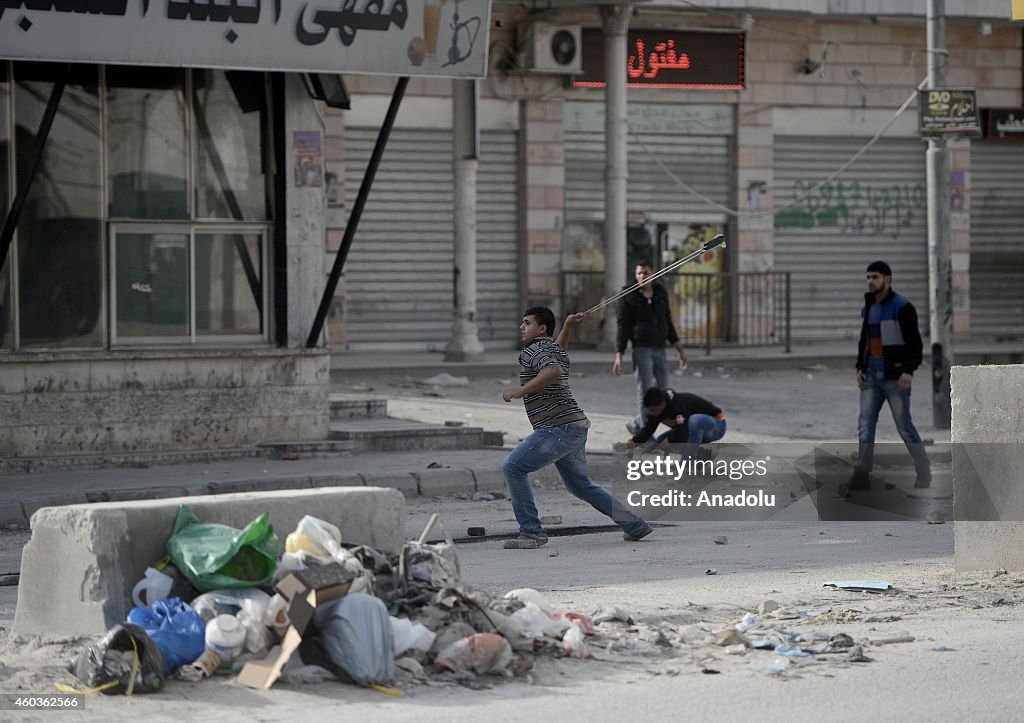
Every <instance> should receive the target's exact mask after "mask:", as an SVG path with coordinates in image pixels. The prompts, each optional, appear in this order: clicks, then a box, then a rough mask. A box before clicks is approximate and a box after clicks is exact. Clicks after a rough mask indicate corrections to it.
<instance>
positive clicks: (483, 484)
mask: <svg viewBox="0 0 1024 723" xmlns="http://www.w3.org/2000/svg"><path fill="white" fill-rule="evenodd" d="M473 479H474V480H475V481H476V489H477V491H478V492H505V491H506V490H507V489H508V486H507V485H506V484H505V477H504V476H503V475H502V474H501V469H499V468H498V467H495V468H494V469H474V470H473Z"/></svg>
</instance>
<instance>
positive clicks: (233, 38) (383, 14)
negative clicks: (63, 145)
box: [0, 0, 491, 78]
mask: <svg viewBox="0 0 1024 723" xmlns="http://www.w3.org/2000/svg"><path fill="white" fill-rule="evenodd" d="M490 6H491V3H490V1H489V0H333V1H332V0H308V1H307V0H301V1H300V0H49V1H46V0H0V57H2V58H6V59H22V60H50V61H70V62H85V63H114V64H138V65H170V66H175V67H182V66H188V67H204V68H239V69H241V68H245V69H253V70H294V71H308V72H320V73H375V74H386V75H436V76H450V77H476V78H480V77H483V76H484V75H485V74H486V70H487V44H488V43H487V32H488V27H489V24H490Z"/></svg>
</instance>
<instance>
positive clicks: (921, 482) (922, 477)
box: [914, 472, 932, 490]
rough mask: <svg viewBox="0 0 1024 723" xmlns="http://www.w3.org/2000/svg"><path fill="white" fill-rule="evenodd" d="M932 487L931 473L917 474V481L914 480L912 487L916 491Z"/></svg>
mask: <svg viewBox="0 0 1024 723" xmlns="http://www.w3.org/2000/svg"><path fill="white" fill-rule="evenodd" d="M931 486H932V473H931V472H925V473H924V474H921V473H918V475H917V479H916V480H914V487H916V488H917V489H919V490H920V489H924V488H926V487H931Z"/></svg>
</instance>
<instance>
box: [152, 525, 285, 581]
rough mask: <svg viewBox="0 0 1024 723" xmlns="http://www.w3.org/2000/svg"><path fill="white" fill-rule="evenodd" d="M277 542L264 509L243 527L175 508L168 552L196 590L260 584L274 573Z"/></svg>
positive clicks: (277, 549) (277, 551)
mask: <svg viewBox="0 0 1024 723" xmlns="http://www.w3.org/2000/svg"><path fill="white" fill-rule="evenodd" d="M279 552H280V543H279V541H278V539H277V536H276V535H275V534H274V527H273V525H271V524H270V515H269V514H267V513H266V512H264V513H263V514H262V515H260V516H259V517H257V518H256V519H255V520H253V521H252V522H250V523H249V524H248V525H246V526H245V528H244V529H242V530H236V529H235V528H233V527H228V526H227V525H218V524H213V523H203V522H200V521H199V519H198V518H197V517H196V516H195V514H194V513H193V512H192V510H191V509H190V508H189V507H188V506H187V505H182V506H181V507H179V508H178V516H177V517H176V518H175V520H174V527H173V528H172V530H171V537H170V539H168V540H167V554H168V555H170V557H171V561H172V562H173V563H174V565H175V566H176V567H177V568H178V570H180V571H181V572H182V573H183V574H184V575H185V577H187V578H188V579H189V581H190V582H191V583H192V584H193V585H195V587H196V589H197V590H198V591H199V592H209V591H210V590H220V589H227V588H240V587H259V586H261V585H263V584H265V583H267V582H269V581H270V579H271V578H272V577H273V576H274V570H275V568H276V565H277V556H278V553H279Z"/></svg>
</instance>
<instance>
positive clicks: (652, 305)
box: [615, 282, 679, 354]
mask: <svg viewBox="0 0 1024 723" xmlns="http://www.w3.org/2000/svg"><path fill="white" fill-rule="evenodd" d="M652 286H653V288H654V293H653V295H652V296H651V299H650V301H648V299H647V297H646V296H644V292H643V289H637V290H636V291H633V292H632V293H630V294H627V295H626V296H625V297H623V299H622V301H621V302H619V319H618V323H619V329H618V331H619V333H618V337H617V339H616V345H615V349H616V351H618V352H619V353H620V354H621V353H622V352H624V351H626V344H627V343H628V342H633V346H654V347H663V346H665V342H666V341H667V342H668V343H669V344H675V343H676V342H677V341H679V335H678V334H676V327H675V324H673V323H672V309H671V308H670V307H669V305H668V291H667V290H666V289H665V287H664V286H662V285H661V284H659V283H657V282H655V283H654V284H653V285H652ZM623 288H625V287H623Z"/></svg>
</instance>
